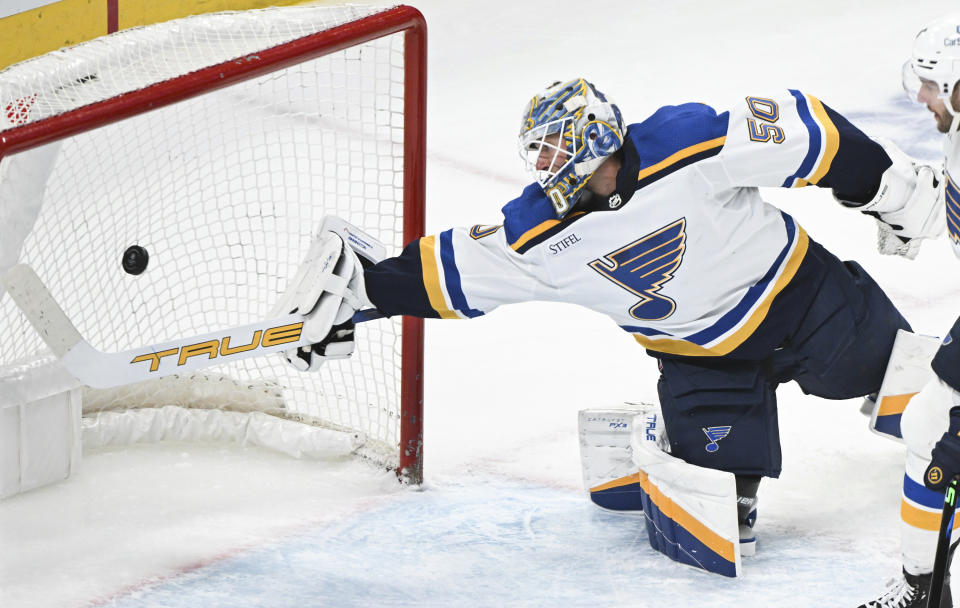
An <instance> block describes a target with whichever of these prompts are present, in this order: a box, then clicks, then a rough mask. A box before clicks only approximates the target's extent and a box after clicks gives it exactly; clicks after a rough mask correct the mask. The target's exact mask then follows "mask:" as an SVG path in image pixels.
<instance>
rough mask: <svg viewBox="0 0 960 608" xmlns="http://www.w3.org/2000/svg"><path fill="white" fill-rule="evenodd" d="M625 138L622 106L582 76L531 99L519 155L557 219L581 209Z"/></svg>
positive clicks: (521, 130)
mask: <svg viewBox="0 0 960 608" xmlns="http://www.w3.org/2000/svg"><path fill="white" fill-rule="evenodd" d="M623 134H624V126H623V118H622V117H621V116H620V110H619V108H617V106H616V105H614V104H612V103H610V102H608V101H607V98H606V97H604V95H603V93H601V92H600V91H598V90H597V89H596V88H594V86H593V85H592V84H590V83H589V82H587V81H586V80H584V79H582V78H578V79H576V80H571V81H569V82H563V83H559V82H558V83H554V84H553V85H551V86H550V87H548V88H547V89H546V90H545V91H542V92H540V93H538V94H536V95H535V96H534V97H533V99H531V100H530V103H529V104H527V107H526V109H525V110H524V113H523V122H522V123H521V125H520V141H519V145H520V156H521V158H523V160H524V163H525V164H526V167H527V170H528V171H530V172H531V173H532V174H533V176H534V177H535V178H536V180H537V183H539V184H540V187H541V188H543V191H544V193H546V195H547V197H548V198H549V199H550V202H551V203H552V204H553V208H554V211H555V212H556V214H557V217H563V216H565V215H566V214H567V213H569V211H570V210H571V209H572V208H573V206H574V205H576V203H577V201H578V200H579V199H580V197H581V196H582V194H583V189H584V186H586V184H587V182H588V181H590V178H591V177H592V176H593V173H594V171H596V170H597V168H598V167H599V166H600V165H601V164H602V163H603V161H604V160H606V158H607V157H608V156H610V155H611V154H613V153H614V152H616V151H617V150H619V149H620V146H621V145H622V144H623Z"/></svg>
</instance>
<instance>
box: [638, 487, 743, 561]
mask: <svg viewBox="0 0 960 608" xmlns="http://www.w3.org/2000/svg"><path fill="white" fill-rule="evenodd" d="M637 475H638V476H639V477H640V486H641V487H642V488H643V491H644V492H646V493H647V495H648V496H649V497H650V500H651V501H653V504H655V505H656V506H657V508H658V509H660V511H661V512H662V513H663V514H664V515H666V516H667V517H669V518H670V519H672V520H673V521H675V522H677V524H679V525H680V526H682V527H683V528H684V529H685V530H686V531H687V532H689V533H690V534H692V535H693V536H694V537H696V539H697V540H699V541H700V542H701V543H703V544H704V545H706V546H707V547H709V548H710V549H711V550H712V551H714V552H715V553H716V554H717V555H719V556H721V557H723V558H724V559H726V560H729V561H731V562H733V561H736V553H735V551H734V546H733V543H732V542H731V541H729V540H727V539H725V538H723V537H722V536H720V535H719V534H717V533H716V532H714V531H713V530H711V529H710V528H708V527H707V526H706V524H704V523H703V522H701V521H700V520H699V519H697V518H696V517H694V516H693V515H690V514H689V513H687V512H686V511H684V510H683V508H682V507H680V506H679V505H678V504H677V503H675V502H673V501H672V500H670V498H669V497H667V496H666V495H664V494H663V492H661V491H660V488H658V487H657V485H656V484H654V483H653V482H652V481H650V478H649V477H647V474H646V473H644V472H643V471H640V472H639V473H637ZM738 542H739V541H738Z"/></svg>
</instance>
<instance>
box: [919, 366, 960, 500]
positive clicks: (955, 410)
mask: <svg viewBox="0 0 960 608" xmlns="http://www.w3.org/2000/svg"><path fill="white" fill-rule="evenodd" d="M922 396H927V397H928V398H932V399H934V400H935V401H936V402H937V403H938V404H941V403H942V404H943V408H944V409H946V408H948V407H949V408H950V418H949V421H950V422H949V427H948V428H947V431H946V432H945V433H944V434H943V437H941V438H940V441H938V442H937V443H936V445H934V446H933V450H932V452H931V459H930V464H929V465H928V466H927V470H926V471H924V474H923V484H924V485H925V486H927V487H928V488H930V489H931V490H936V491H937V492H943V491H944V490H945V489H946V487H947V484H948V483H950V480H951V479H953V476H954V475H957V474H958V473H960V393H957V391H955V390H953V388H952V387H951V386H950V385H949V384H947V383H946V382H944V381H943V380H942V379H940V378H936V379H935V380H934V381H933V382H931V383H930V384H928V385H927V386H925V387H924V388H923V391H921V392H920V394H918V395H916V396H915V397H914V399H916V398H917V397H922ZM911 405H912V403H911V404H910V405H908V406H907V407H910V406H911ZM941 411H942V410H941Z"/></svg>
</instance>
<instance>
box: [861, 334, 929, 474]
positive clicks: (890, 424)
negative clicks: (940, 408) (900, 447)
mask: <svg viewBox="0 0 960 608" xmlns="http://www.w3.org/2000/svg"><path fill="white" fill-rule="evenodd" d="M939 346H940V341H939V340H937V339H936V338H932V337H930V336H921V335H919V334H915V333H912V332H909V331H905V330H902V329H901V330H898V331H897V337H896V339H895V340H894V342H893V350H892V351H891V352H890V361H889V362H888V363H887V371H886V373H885V374H884V376H883V383H882V384H881V385H880V392H879V393H878V394H877V398H876V404H875V405H874V406H873V411H872V412H871V414H870V427H869V428H870V430H871V431H873V432H874V433H877V434H878V435H881V436H883V437H887V438H888V439H894V440H897V441H900V440H901V439H902V438H903V436H904V435H903V423H904V422H905V421H904V420H903V416H904V413H905V411H906V410H907V409H913V410H919V409H920V408H907V405H908V404H909V403H910V402H911V399H912V398H913V396H914V395H916V394H917V393H918V392H920V389H922V388H923V386H924V385H925V384H927V382H928V381H930V380H931V379H932V378H933V372H932V371H931V369H930V361H931V359H933V356H934V354H935V353H936V352H937V348H939ZM944 416H946V411H944ZM946 428H947V423H946V420H945V419H944V423H943V426H942V427H940V431H939V433H938V434H937V436H936V438H935V439H933V441H934V442H936V440H937V439H939V437H940V434H941V433H943V430H945V429H946ZM932 446H933V444H932V443H931V444H930V447H932ZM927 454H928V455H929V449H928V451H927Z"/></svg>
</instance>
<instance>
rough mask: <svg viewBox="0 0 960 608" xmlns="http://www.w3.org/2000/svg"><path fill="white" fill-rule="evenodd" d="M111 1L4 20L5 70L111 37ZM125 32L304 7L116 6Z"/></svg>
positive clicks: (188, 0)
mask: <svg viewBox="0 0 960 608" xmlns="http://www.w3.org/2000/svg"><path fill="white" fill-rule="evenodd" d="M110 1H111V0H60V1H59V2H56V3H54V4H49V5H47V6H42V7H40V8H36V9H33V10H30V11H25V12H23V13H18V14H16V15H11V16H10V17H6V18H5V19H0V40H2V41H4V42H3V44H0V69H3V68H5V67H7V66H9V65H11V64H14V63H17V62H18V61H23V60H24V59H28V58H30V57H35V56H37V55H42V54H44V53H47V52H49V51H53V50H55V49H59V48H61V47H64V46H70V45H72V44H77V43H78V42H83V41H84V40H90V39H91V38H96V37H97V36H103V35H104V34H106V33H107V8H108V2H110ZM114 1H115V2H116V4H117V9H118V10H117V17H118V25H119V27H120V29H124V28H128V27H133V26H135V25H147V24H150V23H157V22H159V21H168V20H170V19H176V18H177V17H186V16H187V15H196V14H199V13H212V12H216V11H225V10H245V9H251V8H263V7H265V6H286V5H290V4H304V3H305V2H304V0H179V1H174V0H162V1H161V0H114Z"/></svg>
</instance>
